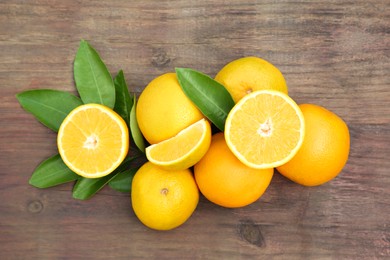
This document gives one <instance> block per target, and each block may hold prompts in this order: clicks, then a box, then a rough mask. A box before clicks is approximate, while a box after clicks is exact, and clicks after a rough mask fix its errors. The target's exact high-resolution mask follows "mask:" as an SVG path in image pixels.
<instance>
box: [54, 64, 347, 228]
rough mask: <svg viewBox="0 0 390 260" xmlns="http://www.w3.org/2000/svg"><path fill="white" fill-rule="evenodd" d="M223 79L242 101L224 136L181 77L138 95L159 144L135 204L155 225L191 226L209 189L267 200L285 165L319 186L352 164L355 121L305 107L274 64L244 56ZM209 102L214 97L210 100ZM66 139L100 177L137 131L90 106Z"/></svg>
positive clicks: (71, 158)
mask: <svg viewBox="0 0 390 260" xmlns="http://www.w3.org/2000/svg"><path fill="white" fill-rule="evenodd" d="M215 81H217V82H219V83H220V84H221V85H222V86H223V87H224V88H225V89H226V90H227V92H228V93H229V94H230V96H231V98H232V99H231V102H232V104H234V106H233V107H232V109H231V110H230V111H229V112H228V113H227V115H226V119H225V125H224V128H223V129H222V130H221V129H217V128H216V127H215V126H214V125H213V123H212V122H211V120H209V118H206V116H205V115H204V113H202V111H201V110H200V109H199V108H198V106H196V104H194V102H192V101H191V99H190V98H189V97H188V96H187V95H186V94H185V93H184V91H183V88H182V87H181V85H180V83H179V80H178V76H177V74H176V73H166V74H163V75H160V76H158V77H157V78H155V79H153V80H152V81H151V82H150V83H149V84H148V85H147V86H146V87H145V89H144V90H143V92H142V93H141V95H140V97H139V99H138V102H137V104H136V110H135V113H136V121H137V124H138V127H139V130H140V132H141V133H142V136H143V137H144V138H145V139H146V141H147V142H148V143H149V146H148V147H146V149H145V154H146V158H147V159H148V162H146V163H145V164H144V165H142V166H141V167H140V168H139V170H138V171H137V173H136V174H135V176H134V178H133V180H132V184H131V202H132V207H133V210H134V212H135V214H136V216H137V217H138V218H139V220H140V221H141V222H142V223H143V224H144V225H146V226H148V227H150V228H152V229H156V230H170V229H173V228H176V227H178V226H180V225H182V224H183V223H184V222H185V221H186V220H187V219H189V218H190V216H191V215H192V213H193V212H194V211H195V209H196V207H197V204H198V201H199V194H200V193H202V194H203V196H204V197H206V198H207V199H208V200H209V201H211V202H212V203H215V204H217V205H219V206H222V207H227V208H237V207H244V206H247V205H249V204H251V203H253V202H255V201H257V200H258V199H259V198H260V197H261V196H262V195H263V194H264V192H265V191H266V190H267V188H268V186H269V185H270V183H271V180H272V177H273V175H274V170H275V169H276V170H277V171H278V172H279V173H281V174H282V175H283V176H285V177H286V178H288V179H290V180H292V181H294V182H296V183H298V184H301V185H305V186H316V185H321V184H323V183H326V182H328V181H330V180H331V179H333V178H335V177H336V176H337V175H338V174H339V173H340V172H341V170H342V169H343V167H344V165H345V164H346V162H347V160H348V154H349V147H350V136H349V130H348V126H347V125H346V123H345V122H344V121H343V120H342V119H341V118H340V117H338V116H337V115H336V114H334V113H332V112H331V111H329V110H327V109H325V108H323V107H321V106H318V105H314V104H301V105H298V104H297V103H296V102H295V101H294V100H293V99H292V98H291V97H289V96H288V88H287V84H286V81H285V79H284V77H283V75H282V73H281V72H280V71H279V70H278V69H277V68H276V67H275V66H274V65H272V64H271V63H269V62H268V61H265V60H263V59H261V58H257V57H244V58H241V59H237V60H234V61H232V62H230V63H228V64H227V65H226V66H224V67H223V68H222V69H221V70H220V71H219V72H218V74H217V75H216V77H215ZM204 102H212V101H210V100H208V99H207V96H205V99H204ZM223 112H224V111H215V113H223ZM57 142H58V148H59V152H60V154H61V158H62V159H63V161H64V163H65V164H66V165H67V166H68V167H69V168H70V169H71V170H72V171H73V172H75V173H77V174H79V175H81V176H83V177H86V178H97V177H101V176H105V175H107V174H109V173H111V172H112V171H113V170H114V169H115V168H116V167H118V165H120V163H121V162H122V161H123V159H124V158H125V156H126V155H127V153H128V149H129V132H128V128H127V125H126V123H125V121H124V120H123V119H122V118H121V117H120V116H119V115H118V114H116V113H115V112H114V111H113V110H111V109H110V108H108V107H105V106H102V105H97V104H86V105H82V106H79V107H78V108H76V109H75V110H73V111H72V112H71V113H70V114H69V115H68V116H67V117H66V119H65V120H64V121H63V123H62V125H61V127H60V129H59V133H58V139H57ZM96 158H100V159H99V160H96ZM199 192H200V193H199Z"/></svg>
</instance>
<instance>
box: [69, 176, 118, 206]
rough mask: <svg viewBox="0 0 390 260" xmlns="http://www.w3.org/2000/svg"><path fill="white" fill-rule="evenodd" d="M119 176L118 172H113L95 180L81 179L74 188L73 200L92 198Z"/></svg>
mask: <svg viewBox="0 0 390 260" xmlns="http://www.w3.org/2000/svg"><path fill="white" fill-rule="evenodd" d="M117 174H118V172H113V173H111V174H109V175H107V176H104V177H101V178H95V179H90V178H84V177H81V178H80V179H79V180H78V181H77V182H76V185H75V186H74V187H73V198H75V199H79V200H86V199H89V198H91V197H92V196H93V195H95V193H97V192H98V191H99V190H101V189H102V188H103V187H104V186H105V185H106V184H107V183H108V182H109V181H110V180H111V179H112V178H114V177H115V176H116V175H117Z"/></svg>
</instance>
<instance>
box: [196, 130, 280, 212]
mask: <svg viewBox="0 0 390 260" xmlns="http://www.w3.org/2000/svg"><path fill="white" fill-rule="evenodd" d="M273 171H274V170H273V169H253V168H249V167H248V166H246V165H244V164H243V163H241V162H240V161H239V160H238V159H237V158H236V157H235V156H234V155H233V154H232V152H231V151H230V149H229V148H228V146H227V145H226V142H225V139H224V136H223V133H217V134H215V135H214V136H213V138H212V142H211V145H210V148H209V150H208V151H207V153H206V155H205V156H204V157H203V158H202V159H201V160H200V161H199V162H198V163H197V164H196V165H195V167H194V174H195V180H196V183H197V184H198V187H199V189H200V191H201V192H202V194H203V195H204V196H205V197H206V198H207V199H208V200H210V201H211V202H213V203H215V204H217V205H220V206H223V207H228V208H237V207H243V206H246V205H249V204H251V203H253V202H255V201H256V200H258V199H259V198H260V197H261V196H262V195H263V193H264V192H265V190H266V189H267V187H268V185H269V184H270V182H271V179H272V176H273Z"/></svg>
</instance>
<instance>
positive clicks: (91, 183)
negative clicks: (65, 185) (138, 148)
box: [72, 157, 134, 200]
mask: <svg viewBox="0 0 390 260" xmlns="http://www.w3.org/2000/svg"><path fill="white" fill-rule="evenodd" d="M133 160H134V157H126V158H125V160H124V161H123V162H122V164H121V165H119V167H118V168H117V169H115V171H113V172H112V173H110V174H109V175H106V176H104V177H101V178H95V179H91V178H84V177H80V178H79V179H78V180H77V182H76V185H75V186H74V187H73V191H72V193H73V198H75V199H80V200H86V199H89V198H91V197H92V196H93V195H95V194H96V193H97V192H98V191H99V190H101V189H102V188H103V187H104V186H105V185H106V184H107V183H109V182H110V181H111V180H112V179H113V178H115V176H116V175H117V174H119V173H121V172H123V171H124V170H125V169H126V168H128V167H129V164H130V163H131V162H132V161H133Z"/></svg>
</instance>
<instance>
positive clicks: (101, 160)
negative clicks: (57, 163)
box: [57, 104, 129, 178]
mask: <svg viewBox="0 0 390 260" xmlns="http://www.w3.org/2000/svg"><path fill="white" fill-rule="evenodd" d="M57 145H58V151H59V153H60V155H61V158H62V160H63V161H64V163H65V164H66V165H67V166H68V167H69V168H70V169H71V170H72V171H74V172H75V173H77V174H79V175H80V176H83V177H86V178H99V177H102V176H105V175H108V174H110V173H111V172H113V171H114V170H115V169H116V168H117V167H118V166H119V165H120V164H121V163H122V161H123V160H124V159H125V157H126V155H127V152H128V149H129V132H128V128H127V125H126V122H125V121H124V120H123V119H122V118H121V117H120V116H119V115H118V114H117V113H116V112H114V111H113V110H112V109H110V108H108V107H106V106H103V105H98V104H86V105H82V106H79V107H77V108H75V109H74V110H73V111H71V112H70V113H69V115H68V116H67V117H66V118H65V120H64V121H63V122H62V124H61V126H60V129H59V131H58V137H57Z"/></svg>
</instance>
